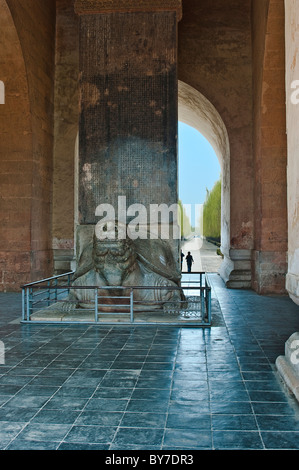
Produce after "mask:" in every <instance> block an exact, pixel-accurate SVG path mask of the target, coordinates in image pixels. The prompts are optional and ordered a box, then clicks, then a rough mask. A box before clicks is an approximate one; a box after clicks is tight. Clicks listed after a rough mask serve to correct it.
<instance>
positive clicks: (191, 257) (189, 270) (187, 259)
mask: <svg viewBox="0 0 299 470" xmlns="http://www.w3.org/2000/svg"><path fill="white" fill-rule="evenodd" d="M186 263H187V267H188V273H191V268H192V263H194V259H193V256H192V255H191V253H190V251H188V254H187V256H186Z"/></svg>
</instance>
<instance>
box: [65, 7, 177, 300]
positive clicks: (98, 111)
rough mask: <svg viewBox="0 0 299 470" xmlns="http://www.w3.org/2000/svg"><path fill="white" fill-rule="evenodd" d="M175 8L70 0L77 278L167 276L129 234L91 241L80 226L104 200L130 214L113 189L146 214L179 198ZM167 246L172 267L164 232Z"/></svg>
mask: <svg viewBox="0 0 299 470" xmlns="http://www.w3.org/2000/svg"><path fill="white" fill-rule="evenodd" d="M124 7H125V10H126V12H124V11H123V9H124ZM149 7H150V8H149ZM179 7H180V1H178V0H173V1H172V0H167V1H165V2H148V1H143V2H136V1H133V0H132V1H129V2H126V4H125V3H124V2H122V1H119V2H107V1H99V0H95V1H94V0H92V1H85V2H82V1H80V0H79V1H76V2H75V11H76V12H77V13H78V14H79V30H80V118H79V164H78V167H79V185H78V188H79V194H78V227H77V237H79V238H81V240H85V241H83V245H82V244H81V245H82V252H83V254H84V258H85V259H86V260H84V263H83V267H82V264H80V259H79V258H78V257H77V262H78V267H77V272H76V281H75V285H80V284H81V285H85V286H87V285H97V286H101V285H111V286H121V285H135V286H138V285H140V286H146V285H147V286H158V285H162V286H163V285H165V286H166V287H167V286H169V285H172V281H165V278H164V277H163V276H161V275H159V274H157V273H154V271H153V270H152V269H149V268H148V267H145V266H144V264H143V263H140V261H137V259H136V254H135V251H134V250H133V251H131V249H132V244H131V240H130V239H126V240H125V241H122V242H121V243H120V242H119V241H118V240H115V241H109V242H108V241H100V242H98V241H97V239H96V238H94V239H93V248H92V250H91V249H90V241H89V240H88V237H87V238H86V237H85V235H84V234H85V232H86V231H88V230H89V227H90V226H91V227H95V225H96V224H97V222H98V218H97V208H98V207H99V206H101V205H102V204H109V205H110V206H112V207H113V208H114V210H115V212H116V219H121V220H122V221H123V223H124V225H125V226H126V224H127V223H128V222H129V217H127V214H126V213H125V214H123V213H122V214H120V213H118V212H119V207H118V202H119V197H124V198H125V199H126V205H127V206H128V207H131V206H132V205H134V204H142V206H143V207H144V208H145V210H146V211H147V213H148V214H149V213H150V207H152V205H154V204H155V205H160V204H164V205H166V206H168V207H170V206H172V205H173V204H176V203H177V201H178V190H177V186H178V184H177V179H178V175H177V172H178V170H177V127H178V112H177V100H178V98H177V21H178V11H179ZM169 217H170V218H169V224H170V225H171V226H175V224H176V223H177V220H176V217H175V215H174V214H173V213H172V212H170V213H169ZM148 223H150V222H149V221H148ZM82 234H83V235H82ZM84 243H86V244H84ZM149 243H150V240H145V241H144V244H145V245H146V244H149ZM165 244H166V245H167V242H165ZM167 246H168V257H171V260H170V264H171V265H173V266H174V267H175V269H178V267H179V257H178V251H179V240H174V238H171V239H170V240H169V242H168V245H167ZM156 250H158V253H157V252H156V253H155V254H152V252H151V250H150V249H148V250H147V254H148V262H149V265H152V267H154V268H155V267H156V257H157V255H158V258H159V257H160V256H163V253H162V252H161V247H159V248H157V247H156ZM103 253H104V254H103ZM102 255H103V256H102ZM151 258H152V259H151ZM81 261H82V259H81ZM127 263H129V264H127ZM176 265H177V268H176ZM90 266H92V267H91V269H89V270H88V271H87V272H86V273H84V274H82V275H78V272H79V273H81V272H82V269H83V270H84V269H85V267H90ZM165 282H166V284H164V283H165ZM74 295H75V297H76V298H78V299H79V300H80V305H81V306H82V305H85V304H84V301H85V300H86V299H87V298H88V296H89V293H88V292H83V291H82V290H78V291H76V293H75V294H74ZM136 295H137V297H139V299H144V300H148V299H152V300H154V299H155V298H157V299H160V300H162V299H165V300H168V299H169V298H172V297H173V296H175V294H173V293H172V292H170V293H169V292H168V291H159V292H155V291H154V292H151V291H150V290H148V291H138V292H137V294H136ZM92 296H93V293H92Z"/></svg>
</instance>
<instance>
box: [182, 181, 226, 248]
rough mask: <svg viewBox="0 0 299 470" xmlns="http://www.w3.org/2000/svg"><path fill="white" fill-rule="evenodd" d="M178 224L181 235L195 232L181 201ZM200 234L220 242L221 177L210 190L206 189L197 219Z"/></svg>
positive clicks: (185, 236) (184, 236) (184, 235)
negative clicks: (199, 217) (199, 216)
mask: <svg viewBox="0 0 299 470" xmlns="http://www.w3.org/2000/svg"><path fill="white" fill-rule="evenodd" d="M179 206H180V219H181V220H180V224H181V237H182V238H188V236H189V235H191V233H193V234H194V233H195V229H194V227H191V223H190V219H189V216H188V214H187V213H186V210H185V208H184V206H183V204H182V202H181V201H179ZM198 227H199V228H200V234H201V235H203V236H204V237H206V238H208V239H211V240H213V241H217V242H220V237H221V179H220V180H219V181H217V182H216V183H215V185H214V186H213V188H212V189H211V191H209V190H208V189H207V195H206V200H205V202H204V205H203V210H202V213H201V220H199V221H198Z"/></svg>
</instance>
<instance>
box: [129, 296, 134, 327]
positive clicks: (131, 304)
mask: <svg viewBox="0 0 299 470" xmlns="http://www.w3.org/2000/svg"><path fill="white" fill-rule="evenodd" d="M130 317H131V323H134V290H133V289H131V291H130Z"/></svg>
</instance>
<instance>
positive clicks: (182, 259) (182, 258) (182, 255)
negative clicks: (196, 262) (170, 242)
mask: <svg viewBox="0 0 299 470" xmlns="http://www.w3.org/2000/svg"><path fill="white" fill-rule="evenodd" d="M184 258H185V255H184V253H183V252H182V250H181V271H182V270H183V261H184Z"/></svg>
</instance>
